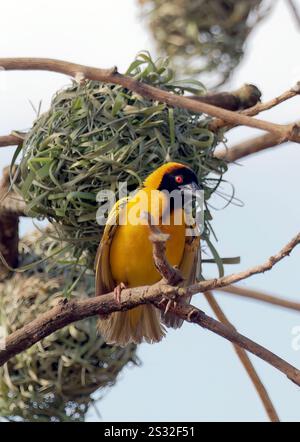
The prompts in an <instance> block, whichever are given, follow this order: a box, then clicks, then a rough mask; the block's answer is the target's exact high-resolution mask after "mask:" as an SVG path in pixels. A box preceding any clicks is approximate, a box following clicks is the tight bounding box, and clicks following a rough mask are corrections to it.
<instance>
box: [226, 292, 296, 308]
mask: <svg viewBox="0 0 300 442" xmlns="http://www.w3.org/2000/svg"><path fill="white" fill-rule="evenodd" d="M218 291H221V292H225V293H229V294H230V295H238V296H241V297H243V298H249V299H255V300H256V301H261V302H264V303H266V304H272V305H276V306H278V307H283V308H286V309H289V310H295V311H298V312H300V302H295V301H290V300H288V299H284V298H279V297H278V296H273V295H270V294H267V293H263V292H261V291H258V290H253V289H249V288H244V287H239V286H235V285H229V286H227V287H223V288H221V289H218Z"/></svg>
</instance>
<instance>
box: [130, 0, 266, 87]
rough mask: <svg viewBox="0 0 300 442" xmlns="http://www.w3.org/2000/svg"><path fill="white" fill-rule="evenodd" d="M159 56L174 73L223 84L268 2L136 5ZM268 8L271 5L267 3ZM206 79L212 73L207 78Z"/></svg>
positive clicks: (154, 1) (151, 1)
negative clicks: (168, 62)
mask: <svg viewBox="0 0 300 442" xmlns="http://www.w3.org/2000/svg"><path fill="white" fill-rule="evenodd" d="M139 2H140V3H141V4H143V6H144V7H143V15H144V16H145V19H146V21H147V23H148V25H149V28H150V30H151V32H152V34H153V37H154V39H155V41H156V44H157V48H158V51H159V53H161V54H162V55H164V56H166V55H167V56H169V57H170V58H171V59H172V63H173V65H174V66H175V68H176V71H177V72H178V73H184V74H189V75H190V74H192V75H195V74H201V73H204V72H206V73H207V72H209V73H213V74H215V78H214V82H215V86H220V85H221V84H223V83H224V82H225V81H226V80H227V79H228V78H229V76H230V75H231V73H232V71H233V69H234V68H235V67H236V66H237V65H238V64H239V62H240V61H241V58H242V56H243V55H244V47H245V42H246V39H247V37H248V35H249V33H250V32H251V31H252V29H253V28H254V27H255V26H256V25H257V23H259V22H260V21H261V19H262V18H264V17H265V16H266V14H267V13H268V12H269V11H270V7H271V3H272V2H270V0H239V1H236V0H210V1H207V0H139ZM273 3H274V2H273ZM210 75H212V74H210Z"/></svg>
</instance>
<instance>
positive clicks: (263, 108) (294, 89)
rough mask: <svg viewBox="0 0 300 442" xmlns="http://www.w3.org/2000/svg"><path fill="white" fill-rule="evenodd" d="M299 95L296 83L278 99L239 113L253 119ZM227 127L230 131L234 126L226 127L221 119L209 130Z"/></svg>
mask: <svg viewBox="0 0 300 442" xmlns="http://www.w3.org/2000/svg"><path fill="white" fill-rule="evenodd" d="M299 93H300V82H298V83H296V84H295V86H294V87H292V88H291V89H289V90H287V91H285V92H283V93H282V94H281V95H279V96H278V97H275V98H273V99H272V100H270V101H267V102H266V103H257V104H256V105H255V106H253V107H250V108H247V109H244V110H243V111H241V112H240V114H242V115H248V116H249V117H253V116H255V115H258V114H259V113H261V112H265V111H267V110H269V109H272V108H273V107H275V106H278V105H279V104H281V103H283V102H284V101H287V100H290V99H291V98H293V97H295V96H296V95H299ZM225 126H226V127H227V129H232V128H233V127H235V126H236V124H235V125H231V126H229V127H228V123H227V122H226V121H224V120H221V119H216V120H214V121H213V122H212V123H211V124H210V129H211V130H213V131H216V130H219V129H221V128H222V127H225Z"/></svg>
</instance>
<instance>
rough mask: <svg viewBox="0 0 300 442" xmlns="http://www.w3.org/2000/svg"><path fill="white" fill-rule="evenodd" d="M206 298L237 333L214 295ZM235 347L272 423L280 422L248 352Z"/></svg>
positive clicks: (215, 311) (217, 315)
mask: <svg viewBox="0 0 300 442" xmlns="http://www.w3.org/2000/svg"><path fill="white" fill-rule="evenodd" d="M204 296H205V297H206V299H207V302H208V303H209V305H210V307H211V309H212V310H213V312H214V313H215V315H216V317H217V319H218V320H219V321H220V322H222V323H223V324H225V325H227V326H228V327H232V328H233V330H235V331H236V329H235V327H234V326H233V325H232V324H231V322H230V321H229V320H228V318H227V317H226V315H225V313H224V312H223V310H222V309H221V307H220V305H219V304H218V302H217V301H216V299H215V297H214V296H213V295H212V293H210V292H207V293H204ZM233 347H234V349H235V352H236V354H237V356H238V358H239V360H240V361H241V363H242V364H243V366H244V368H245V370H246V372H247V373H248V375H249V377H250V379H251V381H252V383H253V385H254V387H255V389H256V391H257V394H258V395H259V397H260V399H261V401H262V404H263V406H264V408H265V410H266V412H267V415H268V416H269V418H270V420H271V422H279V417H278V414H277V412H276V410H275V407H274V405H273V403H272V401H271V399H270V396H269V394H268V392H267V390H266V388H265V386H264V384H263V383H262V381H261V379H260V377H259V376H258V374H257V372H256V370H255V367H254V365H253V364H252V362H251V359H250V358H249V356H248V354H247V353H246V351H245V350H244V349H243V348H241V347H239V346H238V345H236V344H233Z"/></svg>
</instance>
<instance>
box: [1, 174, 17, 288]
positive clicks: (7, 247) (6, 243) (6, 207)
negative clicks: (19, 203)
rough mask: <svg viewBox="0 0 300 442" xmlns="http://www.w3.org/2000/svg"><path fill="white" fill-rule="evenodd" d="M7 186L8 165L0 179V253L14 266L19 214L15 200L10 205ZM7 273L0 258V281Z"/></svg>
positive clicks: (15, 262)
mask: <svg viewBox="0 0 300 442" xmlns="http://www.w3.org/2000/svg"><path fill="white" fill-rule="evenodd" d="M9 186H10V178H9V167H6V168H5V169H4V170H3V177H2V180H1V181H0V253H1V255H2V256H3V258H4V260H5V262H7V264H8V265H9V266H10V267H16V266H17V265H18V256H19V251H18V245H19V214H18V210H15V209H17V207H16V204H15V202H13V205H12V206H10V200H11V199H12V194H13V193H12V194H11V193H10V192H9ZM11 209H13V210H11ZM18 209H19V207H18ZM8 273H9V270H8V268H7V267H6V266H5V265H4V264H3V263H2V260H0V281H2V280H3V279H5V278H6V276H7V275H8Z"/></svg>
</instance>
